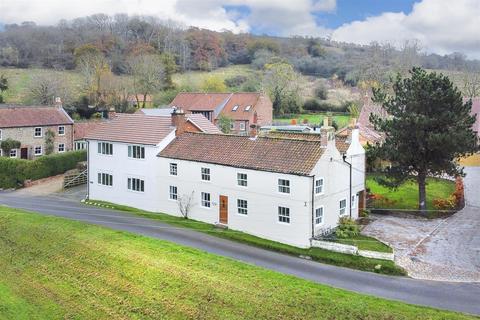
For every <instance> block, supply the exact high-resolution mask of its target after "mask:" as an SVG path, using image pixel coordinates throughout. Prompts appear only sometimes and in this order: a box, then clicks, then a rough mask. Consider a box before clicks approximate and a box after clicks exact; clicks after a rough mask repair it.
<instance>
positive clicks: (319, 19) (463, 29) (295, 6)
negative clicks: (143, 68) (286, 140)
mask: <svg viewBox="0 0 480 320" xmlns="http://www.w3.org/2000/svg"><path fill="white" fill-rule="evenodd" d="M95 13H106V14H110V15H113V14H115V13H128V14H131V15H135V14H140V15H154V16H157V17H159V18H162V19H171V20H176V21H179V22H181V23H183V24H185V25H187V26H197V27H201V28H207V29H211V30H217V31H221V30H231V31H233V32H252V33H254V34H268V35H274V36H292V35H302V36H315V37H317V36H319V37H330V38H331V39H333V40H337V41H344V42H352V43H358V44H369V43H371V42H373V41H377V42H380V43H384V42H389V43H392V44H394V45H396V46H401V44H402V43H404V42H405V41H406V40H410V41H411V40H417V41H419V42H420V44H421V47H422V49H423V50H424V51H426V52H429V53H430V52H435V53H438V54H442V55H443V54H449V53H452V52H462V53H465V54H466V55H467V56H468V57H470V58H476V59H480V0H82V1H66V0H0V24H2V23H3V24H8V23H21V22H23V21H34V22H36V23H37V24H41V25H51V24H56V23H58V21H59V20H60V19H67V20H70V19H74V18H77V17H82V16H86V15H90V14H95Z"/></svg>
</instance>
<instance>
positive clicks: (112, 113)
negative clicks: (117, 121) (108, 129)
mask: <svg viewBox="0 0 480 320" xmlns="http://www.w3.org/2000/svg"><path fill="white" fill-rule="evenodd" d="M116 116H117V113H116V112H115V108H114V107H110V109H108V114H107V117H108V119H113V118H115V117H116Z"/></svg>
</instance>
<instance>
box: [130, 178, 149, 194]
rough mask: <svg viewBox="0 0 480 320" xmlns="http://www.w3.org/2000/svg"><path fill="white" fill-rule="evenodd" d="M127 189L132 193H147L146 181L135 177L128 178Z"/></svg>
mask: <svg viewBox="0 0 480 320" xmlns="http://www.w3.org/2000/svg"><path fill="white" fill-rule="evenodd" d="M127 189H128V190H129V191H132V192H139V193H143V192H145V180H143V179H140V178H135V177H128V178H127ZM137 189H138V190H137Z"/></svg>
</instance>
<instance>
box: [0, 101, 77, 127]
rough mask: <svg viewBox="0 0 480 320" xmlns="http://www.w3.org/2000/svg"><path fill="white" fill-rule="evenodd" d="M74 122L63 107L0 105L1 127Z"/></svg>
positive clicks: (53, 124)
mask: <svg viewBox="0 0 480 320" xmlns="http://www.w3.org/2000/svg"><path fill="white" fill-rule="evenodd" d="M68 124H73V120H72V119H71V118H70V117H69V116H68V114H67V113H66V112H65V110H64V109H63V108H59V107H47V106H13V105H0V128H17V127H36V126H56V125H68Z"/></svg>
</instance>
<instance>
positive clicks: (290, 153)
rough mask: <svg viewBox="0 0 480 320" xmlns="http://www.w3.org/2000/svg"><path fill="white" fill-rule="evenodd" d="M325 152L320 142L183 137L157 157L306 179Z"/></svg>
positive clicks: (173, 142)
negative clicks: (293, 175)
mask: <svg viewBox="0 0 480 320" xmlns="http://www.w3.org/2000/svg"><path fill="white" fill-rule="evenodd" d="M324 150H325V148H322V147H321V142H320V141H306V140H296V139H278V138H267V137H257V138H255V139H253V138H250V137H246V136H235V135H217V134H204V133H184V134H182V135H180V136H178V137H176V138H175V139H174V140H173V141H172V142H171V143H170V144H169V145H168V146H167V147H166V148H165V149H163V150H162V151H161V152H160V153H159V156H160V157H165V158H172V159H181V160H189V161H196V162H205V163H214V164H219V165H225V166H231V167H237V168H245V169H253V170H261V171H270V172H279V173H286V174H295V175H309V174H310V173H311V172H312V170H313V168H314V167H315V165H316V164H317V162H318V161H319V160H320V157H321V156H322V154H323V152H324Z"/></svg>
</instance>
